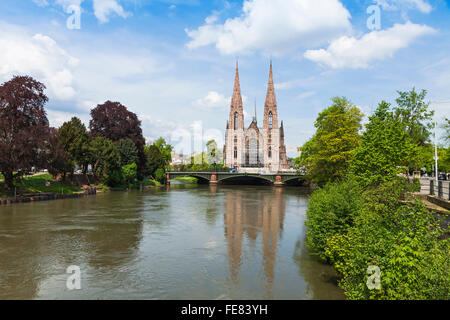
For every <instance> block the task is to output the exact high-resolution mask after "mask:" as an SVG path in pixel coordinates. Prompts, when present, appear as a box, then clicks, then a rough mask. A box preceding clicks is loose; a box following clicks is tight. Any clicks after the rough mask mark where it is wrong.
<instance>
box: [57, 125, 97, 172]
mask: <svg viewBox="0 0 450 320" xmlns="http://www.w3.org/2000/svg"><path fill="white" fill-rule="evenodd" d="M58 137H59V142H60V144H61V146H62V148H63V149H64V151H65V152H66V153H67V154H68V155H69V157H70V159H71V160H72V161H73V162H75V163H76V164H78V165H79V166H81V167H82V168H83V173H86V171H87V167H88V165H89V162H90V154H89V151H90V150H89V135H88V132H87V130H86V126H85V125H84V124H83V123H82V122H81V120H80V119H78V118H77V117H73V118H72V119H71V120H70V121H68V122H65V123H64V124H63V125H62V126H61V127H60V128H59V135H58Z"/></svg>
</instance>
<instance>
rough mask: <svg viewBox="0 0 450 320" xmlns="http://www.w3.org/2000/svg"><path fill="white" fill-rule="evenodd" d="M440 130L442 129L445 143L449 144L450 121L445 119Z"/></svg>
mask: <svg viewBox="0 0 450 320" xmlns="http://www.w3.org/2000/svg"><path fill="white" fill-rule="evenodd" d="M442 129H444V140H445V142H447V143H450V119H448V118H446V119H445V123H444V124H443V125H442Z"/></svg>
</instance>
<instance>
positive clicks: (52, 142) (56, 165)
mask: <svg viewBox="0 0 450 320" xmlns="http://www.w3.org/2000/svg"><path fill="white" fill-rule="evenodd" d="M47 143H48V144H47V146H46V148H45V150H46V152H47V156H46V163H47V165H46V167H47V169H48V172H49V173H50V174H51V175H53V176H54V177H56V176H57V175H58V174H62V176H63V180H64V178H65V176H66V173H67V172H72V171H73V163H72V161H71V160H70V156H69V155H68V154H67V153H66V152H65V151H64V148H63V146H62V145H61V142H60V141H59V132H58V129H56V128H49V134H48V139H47Z"/></svg>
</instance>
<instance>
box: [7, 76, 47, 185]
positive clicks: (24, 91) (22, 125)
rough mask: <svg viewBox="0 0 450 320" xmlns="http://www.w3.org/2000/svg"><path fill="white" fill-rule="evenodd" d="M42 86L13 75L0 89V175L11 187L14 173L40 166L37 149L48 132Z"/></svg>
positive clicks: (40, 156)
mask: <svg viewBox="0 0 450 320" xmlns="http://www.w3.org/2000/svg"><path fill="white" fill-rule="evenodd" d="M44 90H45V85H44V84H42V83H40V82H38V81H36V80H34V79H33V78H31V77H28V76H20V77H19V76H16V77H14V78H12V79H11V80H10V81H8V82H5V83H3V84H2V85H1V86H0V132H1V134H0V172H2V174H3V175H4V177H5V184H6V186H7V187H8V188H9V189H10V190H12V189H13V188H14V178H15V175H14V171H18V170H20V172H24V171H29V170H30V169H31V167H33V166H40V165H43V162H44V160H45V159H42V153H41V150H42V149H43V148H44V145H45V139H46V137H47V133H48V120H47V116H46V113H45V110H44V106H45V104H46V103H47V101H48V98H47V96H46V95H45V94H44Z"/></svg>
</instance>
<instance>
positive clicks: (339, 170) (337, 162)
mask: <svg viewBox="0 0 450 320" xmlns="http://www.w3.org/2000/svg"><path fill="white" fill-rule="evenodd" d="M332 101H333V105H331V106H330V107H328V108H327V109H325V110H324V111H322V112H321V113H320V114H319V116H318V118H317V120H316V122H315V124H314V125H315V127H316V128H317V130H316V133H315V135H314V136H313V137H312V138H311V140H309V141H308V142H306V143H305V144H304V145H303V147H302V148H301V151H302V154H301V156H300V164H301V165H302V166H305V167H306V170H307V173H308V176H309V177H310V179H311V180H313V181H317V182H327V181H333V180H336V179H339V178H341V177H343V176H344V175H345V174H346V172H347V170H348V165H349V160H350V159H351V157H352V152H353V150H354V149H355V148H356V147H357V146H358V145H359V130H360V129H361V120H362V117H363V114H362V113H361V111H360V110H359V109H358V108H357V107H356V106H354V105H353V104H352V103H351V102H350V101H349V100H347V99H346V98H344V97H342V98H340V97H335V98H333V99H332Z"/></svg>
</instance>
